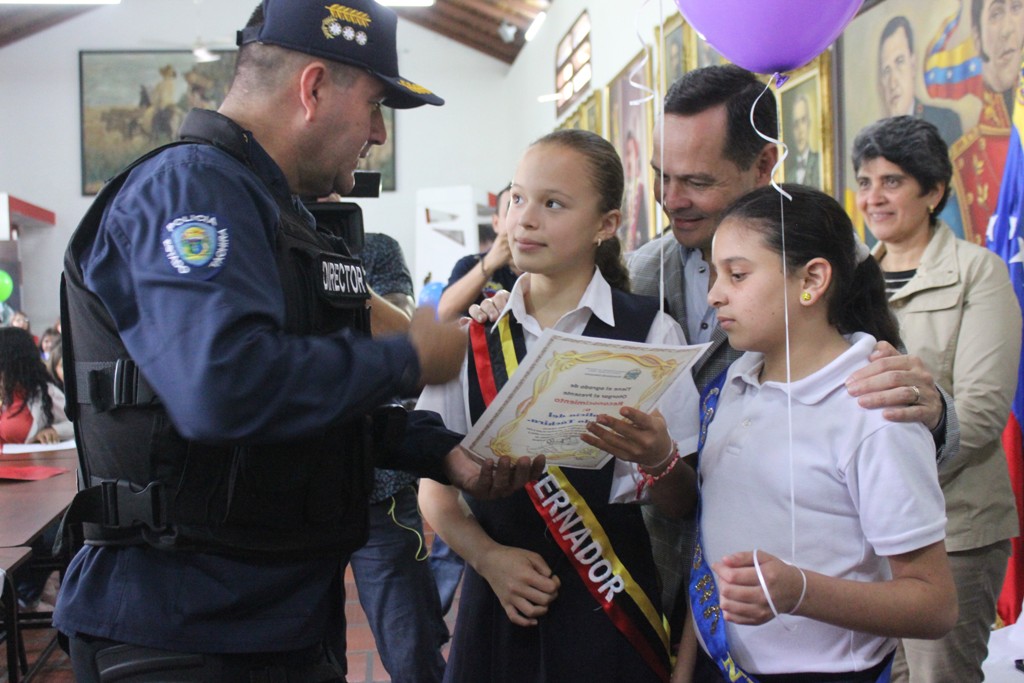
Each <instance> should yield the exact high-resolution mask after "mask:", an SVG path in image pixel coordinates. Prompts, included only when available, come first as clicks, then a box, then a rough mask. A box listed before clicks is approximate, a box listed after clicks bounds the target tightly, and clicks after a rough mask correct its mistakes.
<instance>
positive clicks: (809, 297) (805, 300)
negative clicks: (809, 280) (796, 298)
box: [800, 292, 811, 303]
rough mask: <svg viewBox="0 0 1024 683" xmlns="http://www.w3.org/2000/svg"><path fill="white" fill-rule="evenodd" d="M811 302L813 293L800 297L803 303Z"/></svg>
mask: <svg viewBox="0 0 1024 683" xmlns="http://www.w3.org/2000/svg"><path fill="white" fill-rule="evenodd" d="M810 300H811V293H810V292H804V293H803V294H801V295H800V301H803V302H805V303H806V302H808V301H810Z"/></svg>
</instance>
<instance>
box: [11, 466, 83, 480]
mask: <svg viewBox="0 0 1024 683" xmlns="http://www.w3.org/2000/svg"><path fill="white" fill-rule="evenodd" d="M67 471H68V470H67V468H64V467H46V466H44V465H0V479H18V480H22V481H36V480H37V479H48V478H50V477H56V476H57V475H58V474H64V473H65V472H67Z"/></svg>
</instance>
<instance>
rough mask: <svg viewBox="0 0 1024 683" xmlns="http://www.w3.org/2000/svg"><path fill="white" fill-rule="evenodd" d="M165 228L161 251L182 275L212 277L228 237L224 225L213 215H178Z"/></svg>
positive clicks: (217, 268)
mask: <svg viewBox="0 0 1024 683" xmlns="http://www.w3.org/2000/svg"><path fill="white" fill-rule="evenodd" d="M164 231H165V233H166V234H165V236H164V240H163V248H164V255H165V256H166V257H167V262H168V263H170V264H171V267H172V268H174V269H175V270H176V271H178V273H180V274H181V275H188V274H189V273H193V274H198V275H200V276H201V277H212V276H213V275H215V274H216V273H217V272H218V271H219V270H220V269H221V267H223V265H224V261H225V259H226V258H227V255H228V247H229V245H230V239H229V237H228V231H227V228H220V227H218V225H217V218H216V217H215V216H208V215H206V214H200V213H193V214H188V215H185V216H180V217H178V218H175V219H174V220H173V221H171V222H170V223H168V224H167V225H165V226H164Z"/></svg>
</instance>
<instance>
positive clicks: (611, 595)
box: [468, 315, 670, 681]
mask: <svg viewBox="0 0 1024 683" xmlns="http://www.w3.org/2000/svg"><path fill="white" fill-rule="evenodd" d="M510 318H511V316H508V315H506V316H504V317H502V319H501V320H500V321H499V322H498V324H497V331H496V333H494V334H488V332H487V330H486V328H485V327H484V326H483V325H481V324H479V323H476V322H474V323H471V325H470V331H469V336H470V349H471V353H472V359H471V360H472V362H471V363H469V367H468V373H469V375H470V379H471V380H472V378H473V376H475V378H476V381H475V382H473V381H470V382H469V386H470V405H471V410H472V409H473V405H474V404H475V403H477V402H478V401H479V402H480V403H482V404H483V406H486V405H488V404H490V402H491V401H492V400H494V397H495V396H496V395H497V393H498V391H499V390H500V389H501V387H502V386H504V384H505V382H506V381H508V378H509V377H510V376H511V375H512V374H513V373H514V372H515V371H516V368H517V367H518V365H519V359H520V358H522V357H523V356H524V355H525V354H526V346H525V341H524V339H523V333H522V327H521V326H520V325H519V324H518V322H515V321H511V320H510ZM475 414H479V413H475ZM526 492H527V494H528V495H529V496H530V500H531V501H532V502H533V506H534V508H535V509H536V511H537V514H539V515H540V516H541V519H543V520H544V523H545V525H546V526H547V528H548V531H549V533H550V534H551V538H553V539H554V540H555V542H556V543H557V544H558V546H559V548H561V550H562V552H563V553H564V554H565V556H566V558H567V559H568V560H569V562H570V563H571V564H572V566H573V567H574V568H575V569H576V573H577V574H578V575H579V577H580V579H581V580H582V581H583V584H584V585H585V586H586V587H587V590H588V591H589V592H590V594H591V595H592V596H593V597H594V599H595V600H596V601H597V603H598V604H599V605H600V606H601V608H602V609H603V610H604V612H605V614H606V615H607V616H608V618H609V619H611V621H612V623H613V624H614V625H615V627H616V628H617V629H618V630H619V632H620V633H622V634H623V635H624V636H625V637H626V639H627V640H629V642H630V643H631V644H632V645H633V647H634V648H636V650H637V651H638V652H639V653H640V655H641V656H642V657H643V659H644V661H645V662H647V664H648V665H649V666H650V667H651V669H652V670H653V671H654V672H655V673H656V674H657V676H658V677H659V678H660V679H661V680H663V681H668V679H669V675H670V670H669V667H670V658H669V645H668V634H667V631H666V629H665V624H664V620H663V618H662V616H661V614H660V613H659V611H658V610H657V609H656V608H655V607H654V604H653V603H652V602H651V600H650V598H649V597H648V595H647V594H646V593H645V592H644V590H643V589H642V588H641V587H640V585H639V584H638V583H637V582H636V580H635V579H633V577H632V576H631V575H630V573H629V570H628V569H627V568H626V566H625V565H624V564H623V563H622V561H621V560H620V559H619V557H618V555H617V554H616V553H615V549H614V548H613V547H612V542H611V539H609V538H608V535H607V533H606V532H605V530H604V528H603V527H602V526H601V523H600V521H599V520H598V518H597V516H596V515H595V513H594V511H593V510H592V509H591V508H590V506H589V505H588V504H587V501H586V500H585V499H584V498H583V496H582V495H580V493H579V492H578V491H577V490H576V488H575V487H574V486H573V485H572V482H570V481H569V479H568V478H567V477H566V476H565V473H564V472H562V470H561V468H559V467H557V466H554V465H549V466H548V467H547V470H546V472H545V475H544V476H543V477H542V478H541V479H539V480H538V481H536V482H534V483H531V484H528V485H527V486H526Z"/></svg>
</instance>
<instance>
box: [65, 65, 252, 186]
mask: <svg viewBox="0 0 1024 683" xmlns="http://www.w3.org/2000/svg"><path fill="white" fill-rule="evenodd" d="M213 54H215V55H217V56H218V57H219V59H218V60H216V61H212V62H197V61H196V58H195V55H194V54H193V53H192V52H191V51H190V50H149V51H143V50H82V51H79V53H78V80H79V105H80V107H79V112H80V122H81V128H80V130H81V143H82V194H83V195H94V194H96V193H97V192H99V189H100V188H101V187H102V186H103V183H104V182H106V181H107V180H108V179H109V178H112V177H113V176H114V175H116V174H117V172H118V171H120V170H121V169H122V168H124V167H125V166H127V165H128V164H129V163H130V162H132V161H134V160H135V159H136V158H138V157H139V156H142V155H143V154H145V153H146V152H148V151H150V150H151V149H154V148H156V147H158V146H160V145H162V144H164V143H166V142H170V141H171V140H173V139H174V137H175V135H176V133H177V130H178V126H179V125H180V124H181V121H182V120H183V119H184V117H185V114H187V113H188V111H189V110H190V109H192V108H193V107H200V108H203V109H216V108H217V107H219V106H220V104H221V102H222V101H223V99H224V95H225V94H226V93H227V89H228V86H229V85H230V84H231V79H232V76H233V75H234V70H235V55H236V52H235V51H234V50H215V51H213Z"/></svg>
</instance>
